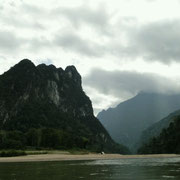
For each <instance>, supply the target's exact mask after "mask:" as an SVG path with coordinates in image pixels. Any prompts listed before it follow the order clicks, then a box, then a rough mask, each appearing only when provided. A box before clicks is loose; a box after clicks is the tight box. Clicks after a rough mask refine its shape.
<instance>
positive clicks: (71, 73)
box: [65, 66, 81, 86]
mask: <svg viewBox="0 0 180 180" xmlns="http://www.w3.org/2000/svg"><path fill="white" fill-rule="evenodd" d="M65 74H66V76H67V77H68V78H70V79H73V80H74V82H75V83H77V84H78V85H79V86H81V76H80V74H79V73H78V71H77V70H76V68H75V66H67V67H66V69H65Z"/></svg>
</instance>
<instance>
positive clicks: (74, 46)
mask: <svg viewBox="0 0 180 180" xmlns="http://www.w3.org/2000/svg"><path fill="white" fill-rule="evenodd" d="M54 43H55V44H56V45H58V46H60V47H62V48H64V49H65V50H69V51H74V52H78V53H80V54H83V55H87V56H102V54H103V53H104V52H103V48H102V47H101V46H99V45H98V44H96V43H94V42H91V41H89V40H86V39H83V38H81V37H80V36H78V35H77V34H74V33H72V32H66V33H62V34H61V35H59V34H57V35H56V36H55V38H54Z"/></svg>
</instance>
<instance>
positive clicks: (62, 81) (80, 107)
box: [0, 59, 126, 153]
mask: <svg viewBox="0 0 180 180" xmlns="http://www.w3.org/2000/svg"><path fill="white" fill-rule="evenodd" d="M0 143H1V145H0V148H12V147H16V148H20V147H26V146H34V147H48V148H60V147H63V148H76V147H77V148H85V149H90V150H93V151H107V152H121V153H124V149H126V148H125V147H123V146H120V145H118V144H116V143H115V142H114V141H113V140H112V139H111V137H110V136H109V134H108V132H107V131H106V130H105V128H104V127H103V126H102V124H101V123H100V122H99V121H98V119H97V118H95V117H94V115H93V108H92V104H91V101H90V99H89V97H87V95H86V94H85V93H84V91H83V89H82V86H81V76H80V74H79V73H78V72H77V70H76V68H75V67H74V66H68V67H67V68H66V69H65V70H63V69H62V68H56V67H55V66H53V65H49V66H47V65H45V64H40V65H38V66H35V65H34V64H33V63H32V62H31V61H30V60H28V59H24V60H22V61H21V62H19V63H18V64H16V65H15V66H14V67H12V68H11V69H10V70H8V71H7V72H5V73H4V74H2V75H0ZM123 148H124V149H123Z"/></svg>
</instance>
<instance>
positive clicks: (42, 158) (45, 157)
mask: <svg viewBox="0 0 180 180" xmlns="http://www.w3.org/2000/svg"><path fill="white" fill-rule="evenodd" d="M175 157H180V155H177V154H150V155H121V154H103V155H102V154H82V155H73V154H39V155H27V156H16V157H0V163H8V162H48V161H80V160H115V159H135V158H138V159H142V158H175Z"/></svg>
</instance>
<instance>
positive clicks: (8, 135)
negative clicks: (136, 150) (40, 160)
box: [0, 128, 129, 154]
mask: <svg viewBox="0 0 180 180" xmlns="http://www.w3.org/2000/svg"><path fill="white" fill-rule="evenodd" d="M111 148H112V150H114V152H118V151H119V152H121V153H123V154H124V153H129V152H128V149H127V148H126V147H124V146H122V145H118V144H115V145H114V147H111ZM0 149H2V150H3V149H14V150H19V149H21V150H26V149H37V150H40V149H59V150H69V149H76V150H78V149H79V150H81V149H86V150H90V151H95V152H101V151H106V152H108V151H109V150H108V147H107V145H104V144H103V143H101V144H98V142H96V141H95V140H94V139H91V137H89V138H87V137H83V136H78V135H75V134H71V133H68V132H65V131H63V130H59V129H53V128H42V129H35V128H31V129H29V130H28V131H27V132H25V133H23V132H21V131H17V130H14V131H4V130H3V131H0Z"/></svg>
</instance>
